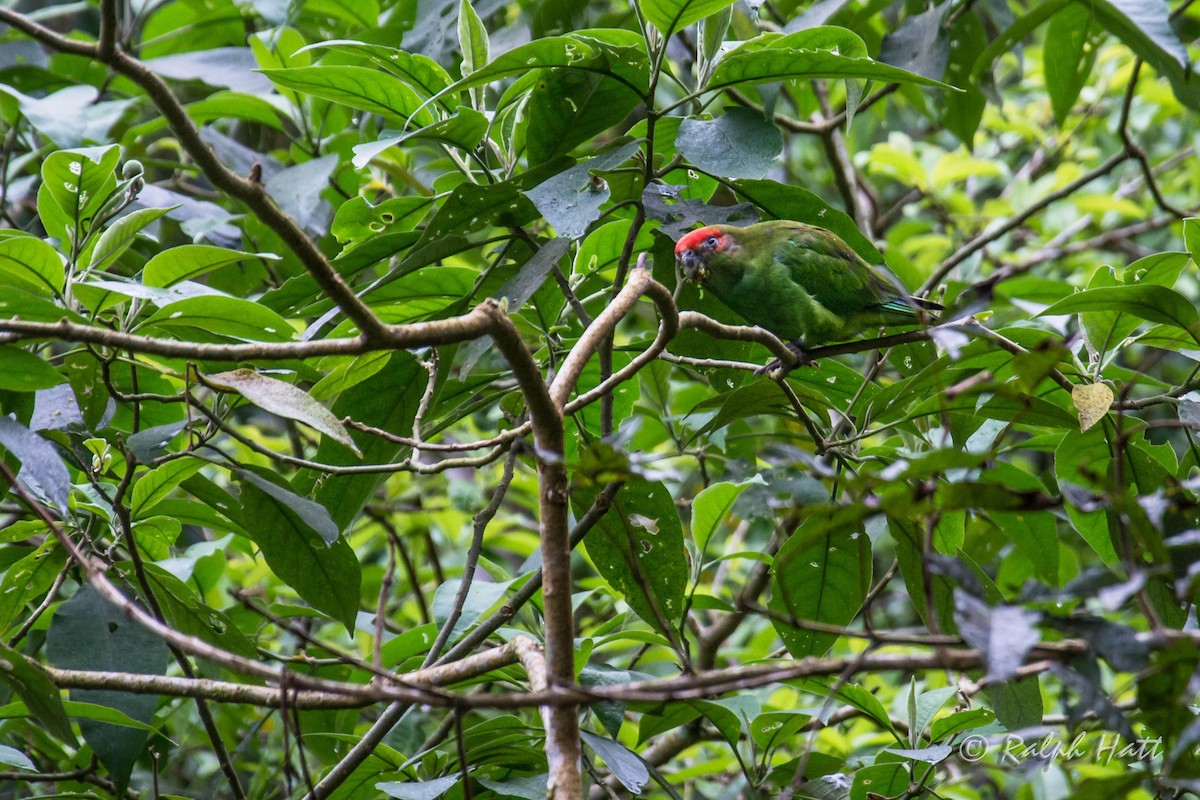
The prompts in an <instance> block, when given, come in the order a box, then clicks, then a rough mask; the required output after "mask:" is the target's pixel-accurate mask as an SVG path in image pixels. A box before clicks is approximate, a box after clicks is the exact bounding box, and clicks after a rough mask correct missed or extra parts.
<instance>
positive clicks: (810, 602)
mask: <svg viewBox="0 0 1200 800" xmlns="http://www.w3.org/2000/svg"><path fill="white" fill-rule="evenodd" d="M771 574H772V581H771V602H770V608H771V609H772V610H774V611H775V612H777V614H779V615H782V617H783V618H782V619H780V618H778V617H772V619H771V624H772V625H773V626H774V627H775V630H776V632H777V633H778V634H779V637H780V638H781V639H783V644H784V646H785V647H787V649H788V652H789V653H791V654H792V656H793V657H794V658H804V657H805V656H820V655H824V654H825V653H826V652H827V651H828V650H829V648H831V647H832V646H833V644H834V642H836V641H837V639H838V637H837V634H834V633H825V632H821V631H813V630H805V629H804V628H800V627H796V626H794V625H789V624H788V623H787V621H786V620H787V619H789V618H790V619H795V620H800V621H814V622H820V623H822V624H825V625H836V626H845V625H847V624H849V623H850V621H851V620H853V619H854V617H855V616H857V615H858V610H859V609H860V608H861V607H862V603H863V599H864V598H866V596H867V591H868V590H869V589H870V585H871V542H870V540H869V539H868V538H867V536H866V534H864V533H862V532H861V531H859V530H856V529H851V528H848V527H846V526H841V527H840V529H836V530H829V527H828V524H827V521H826V520H823V519H818V518H816V517H810V518H808V519H807V520H805V522H804V523H802V524H801V526H800V527H799V528H798V529H797V530H796V532H795V533H793V534H792V536H791V538H789V539H788V540H787V542H786V543H784V545H783V547H781V548H780V549H779V553H778V554H776V556H775V559H774V561H773V562H772V565H771Z"/></svg>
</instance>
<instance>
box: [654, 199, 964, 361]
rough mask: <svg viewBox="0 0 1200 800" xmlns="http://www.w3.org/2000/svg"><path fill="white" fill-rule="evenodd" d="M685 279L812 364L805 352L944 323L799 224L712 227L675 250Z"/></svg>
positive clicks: (849, 252)
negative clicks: (877, 330)
mask: <svg viewBox="0 0 1200 800" xmlns="http://www.w3.org/2000/svg"><path fill="white" fill-rule="evenodd" d="M675 258H676V259H677V261H678V263H679V265H680V266H681V267H682V269H683V276H684V278H685V279H686V280H689V281H691V282H692V283H695V284H699V285H702V286H703V287H704V288H705V289H707V290H708V291H711V292H712V293H713V294H714V295H716V296H717V299H718V300H720V301H721V302H723V303H724V304H725V305H727V306H729V308H731V309H733V310H734V311H736V312H737V313H738V314H740V315H741V316H742V317H743V318H744V319H746V321H748V322H751V323H753V324H755V325H758V326H759V327H762V328H766V329H767V330H768V331H770V332H771V333H773V334H775V335H776V336H778V337H779V338H780V339H782V340H783V341H784V342H787V343H789V347H790V348H791V349H792V351H793V352H795V354H796V356H797V357H798V358H799V361H800V363H809V362H808V359H807V358H806V357H805V355H804V351H805V349H806V348H810V347H813V346H814V345H820V344H825V343H827V342H835V341H843V340H846V339H852V338H854V337H855V336H857V335H858V334H860V333H862V332H863V331H864V330H866V329H868V328H872V327H877V326H883V325H923V324H928V323H934V322H937V315H936V314H935V313H933V312H936V311H940V310H941V309H942V306H941V305H940V304H938V303H935V302H932V301H930V300H925V299H923V298H920V297H912V296H910V295H908V293H907V292H905V291H903V290H902V288H901V287H900V286H899V285H898V284H895V283H893V282H892V281H891V280H889V279H888V278H885V277H884V276H883V275H882V274H881V273H880V272H879V271H878V270H876V269H875V268H873V267H872V266H871V265H870V264H868V263H867V262H866V261H865V260H863V258H862V257H861V256H859V255H858V254H857V253H855V252H854V250H853V249H851V247H850V245H848V244H846V243H845V242H844V241H843V240H842V239H841V238H840V237H839V236H837V234H835V233H833V232H831V231H827V230H825V229H824V228H818V227H816V226H814V225H805V224H804V223H801V222H794V221H792V220H785V219H780V220H769V221H766V222H759V223H756V224H754V225H748V226H746V227H737V226H734V225H708V226H706V227H703V228H699V229H697V230H694V231H691V232H689V233H687V234H685V235H684V236H683V237H682V238H680V239H679V242H678V243H677V244H676V245H675Z"/></svg>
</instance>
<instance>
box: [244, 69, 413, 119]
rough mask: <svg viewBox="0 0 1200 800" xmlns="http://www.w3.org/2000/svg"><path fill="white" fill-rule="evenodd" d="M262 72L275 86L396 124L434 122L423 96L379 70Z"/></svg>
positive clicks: (280, 70) (269, 70) (274, 70)
mask: <svg viewBox="0 0 1200 800" xmlns="http://www.w3.org/2000/svg"><path fill="white" fill-rule="evenodd" d="M262 72H263V74H265V75H266V76H267V77H268V78H270V79H271V81H272V82H274V83H275V84H277V85H279V86H283V87H285V88H288V89H294V90H295V91H298V92H303V93H304V94H311V95H315V96H317V97H322V98H324V99H326V100H332V101H333V102H335V103H341V104H342V105H347V106H350V107H351V108H357V109H359V110H361V111H366V112H368V113H370V114H379V115H380V116H382V117H384V118H386V119H388V120H389V121H390V122H392V123H393V124H396V125H404V124H405V123H407V122H408V120H409V119H410V118H411V119H412V121H413V122H415V123H416V124H417V125H431V124H433V122H434V121H435V119H434V116H433V113H432V112H431V111H430V110H429V109H428V108H426V107H425V105H424V104H425V98H424V97H422V96H421V95H420V94H419V93H418V92H417V91H416V90H415V89H413V88H412V86H410V85H409V84H408V83H406V82H404V81H402V80H400V79H399V78H397V77H395V76H393V75H389V74H387V73H386V72H382V71H380V70H375V69H370V68H368V67H355V66H343V65H322V66H319V67H284V68H282V69H264V70H262Z"/></svg>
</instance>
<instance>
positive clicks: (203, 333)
mask: <svg viewBox="0 0 1200 800" xmlns="http://www.w3.org/2000/svg"><path fill="white" fill-rule="evenodd" d="M143 327H144V329H146V330H147V331H159V330H161V331H165V332H167V333H171V334H175V335H177V336H178V337H179V338H184V339H196V340H199V341H225V340H234V341H239V340H240V341H248V342H287V341H291V340H292V339H294V338H295V336H296V331H295V330H294V329H293V328H292V326H291V325H289V324H288V322H287V320H285V319H284V318H283V317H281V316H279V315H278V314H276V313H275V312H274V311H271V310H270V309H268V308H266V307H265V306H263V305H261V304H259V303H254V302H251V301H250V300H243V299H241V298H239V297H222V296H216V295H208V296H205V297H190V298H188V299H186V300H179V301H177V302H174V303H171V304H169V305H166V306H163V307H162V308H160V309H159V310H158V311H156V312H155V313H154V314H152V315H151V316H150V318H149V319H147V320H146V322H145V324H144V326H143Z"/></svg>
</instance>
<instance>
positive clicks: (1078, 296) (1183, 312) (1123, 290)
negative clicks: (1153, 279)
mask: <svg viewBox="0 0 1200 800" xmlns="http://www.w3.org/2000/svg"><path fill="white" fill-rule="evenodd" d="M1085 311H1122V312H1124V313H1126V314H1132V315H1134V316H1136V317H1139V318H1141V319H1145V320H1149V321H1151V322H1159V323H1162V324H1163V325H1174V326H1175V327H1177V328H1182V329H1183V330H1185V331H1187V332H1189V333H1191V334H1192V335H1193V336H1195V335H1196V333H1197V328H1200V314H1198V313H1197V312H1196V307H1195V306H1194V305H1192V304H1191V303H1190V302H1189V301H1188V300H1187V298H1185V297H1184V296H1183V295H1181V294H1179V293H1178V292H1176V291H1174V290H1172V289H1168V288H1167V287H1165V286H1156V285H1153V284H1135V285H1133V286H1113V287H1104V288H1100V289H1086V290H1084V291H1082V292H1076V293H1075V294H1073V295H1071V296H1070V297H1064V298H1063V299H1062V300H1059V301H1058V302H1057V303H1055V304H1053V305H1052V306H1050V307H1049V308H1046V309H1044V310H1043V311H1042V312H1041V313H1040V314H1038V316H1039V317H1050V316H1058V315H1061V314H1079V313H1082V312H1085Z"/></svg>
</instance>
